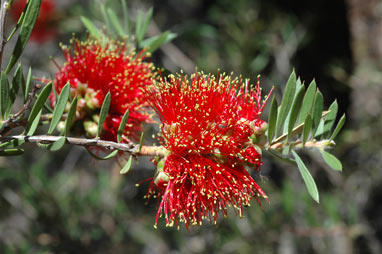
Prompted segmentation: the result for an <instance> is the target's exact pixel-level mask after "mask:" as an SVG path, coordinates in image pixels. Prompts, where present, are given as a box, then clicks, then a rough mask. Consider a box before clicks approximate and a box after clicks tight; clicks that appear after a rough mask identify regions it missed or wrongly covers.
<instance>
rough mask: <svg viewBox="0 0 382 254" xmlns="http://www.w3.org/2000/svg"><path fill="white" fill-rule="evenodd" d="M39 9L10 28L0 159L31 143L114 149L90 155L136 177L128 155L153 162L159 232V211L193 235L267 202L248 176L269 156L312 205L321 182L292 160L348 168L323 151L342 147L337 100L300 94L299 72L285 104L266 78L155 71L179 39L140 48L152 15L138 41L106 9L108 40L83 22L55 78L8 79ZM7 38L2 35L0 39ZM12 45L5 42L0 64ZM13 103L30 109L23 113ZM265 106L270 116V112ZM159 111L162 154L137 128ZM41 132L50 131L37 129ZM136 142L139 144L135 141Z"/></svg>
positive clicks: (0, 99) (161, 38) (141, 21)
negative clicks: (284, 166)
mask: <svg viewBox="0 0 382 254" xmlns="http://www.w3.org/2000/svg"><path fill="white" fill-rule="evenodd" d="M8 3H11V2H10V1H9V2H6V4H5V5H3V6H2V7H1V19H0V21H1V27H4V22H5V14H6V13H7V11H8V10H9V9H10V8H12V6H8V5H7V4H8ZM122 3H124V2H123V1H122ZM40 4H41V0H36V1H28V2H27V4H26V6H25V8H24V11H23V12H22V14H21V16H22V17H23V18H20V19H19V22H18V23H17V25H16V27H15V29H14V31H16V30H17V29H20V32H19V34H18V38H17V42H16V44H15V47H14V49H13V53H12V55H11V57H10V59H9V60H8V64H7V66H6V68H5V70H3V69H1V82H0V116H1V122H0V155H1V156H13V155H14V156H16V155H20V154H23V153H24V152H25V151H24V148H23V144H24V143H26V142H30V143H37V144H38V145H39V146H40V147H43V148H46V149H48V150H51V151H57V150H59V149H61V148H62V147H63V146H64V145H65V144H69V145H78V146H83V147H85V148H87V149H88V148H89V147H92V148H95V149H98V150H102V151H104V152H106V151H110V153H109V154H107V155H106V156H104V157H101V156H99V155H95V154H93V153H92V152H91V151H90V150H89V149H88V150H89V153H91V155H93V156H95V157H96V158H97V159H110V158H113V157H115V156H119V155H118V154H127V155H130V157H129V159H128V160H127V162H126V164H125V165H124V166H123V168H122V169H121V173H127V172H128V171H129V169H130V167H131V165H132V158H133V157H136V156H151V157H152V160H153V162H154V164H155V165H156V168H157V171H156V173H155V175H154V176H153V178H152V179H150V180H151V183H150V187H149V190H148V192H147V195H146V196H145V197H146V198H151V197H153V196H155V197H156V198H158V212H157V218H156V220H155V226H156V225H157V223H158V220H159V216H160V215H162V214H163V215H164V217H165V220H166V225H167V226H174V225H175V226H180V223H184V224H185V226H186V228H189V227H190V226H191V225H201V224H202V222H203V221H204V220H207V221H210V222H214V223H216V222H217V219H218V216H219V214H221V215H223V216H226V215H227V209H228V208H229V207H233V208H234V210H235V211H236V212H237V213H238V214H239V215H240V216H242V215H243V213H244V211H243V210H244V207H246V206H249V205H250V202H251V200H252V199H253V198H254V199H255V200H256V201H257V203H258V204H259V205H261V200H262V199H268V196H267V194H265V192H264V191H263V190H262V189H261V187H260V185H259V184H258V183H256V182H255V181H254V179H253V178H252V177H251V173H256V172H258V171H260V170H261V166H262V164H263V161H262V154H263V152H266V153H269V154H270V155H273V156H274V157H276V158H278V159H282V160H286V161H289V162H291V163H294V164H296V165H297V168H298V170H299V171H300V173H301V176H302V178H303V180H304V182H305V184H306V187H307V190H308V192H309V194H310V195H311V196H312V198H313V199H314V200H315V201H317V202H319V194H318V190H317V187H316V184H315V182H314V179H313V178H312V176H311V174H310V172H309V170H308V169H307V167H306V166H305V164H304V162H303V161H302V160H301V158H300V156H299V155H298V153H297V152H298V151H299V150H303V149H315V150H317V151H318V152H320V153H321V155H322V158H323V160H324V161H325V162H326V163H327V164H328V165H329V166H330V167H332V168H333V169H334V170H337V171H341V170H342V166H341V163H340V161H339V160H338V159H337V158H336V157H334V156H333V155H332V154H330V153H329V152H327V149H330V148H332V147H333V146H334V145H335V143H334V141H333V140H334V138H335V137H336V136H337V134H338V133H339V131H340V129H341V128H342V126H343V124H344V121H345V116H344V115H343V116H342V117H341V118H340V120H339V122H338V123H337V125H336V126H335V120H336V117H337V111H338V105H337V102H336V101H334V102H333V103H332V104H331V105H330V107H329V109H328V110H327V111H325V110H324V103H323V96H322V94H321V92H320V91H319V89H318V88H317V85H316V83H315V81H312V82H311V83H310V85H309V86H308V87H305V86H304V84H303V83H302V82H301V80H300V79H299V78H297V77H296V74H295V72H294V71H293V72H292V73H291V75H290V77H289V79H288V81H287V83H286V86H285V90H284V94H283V97H282V100H281V102H280V103H278V102H277V100H276V98H275V96H273V97H272V99H271V96H272V92H269V93H268V94H267V95H265V96H264V95H262V92H261V87H260V78H258V80H257V82H256V84H255V85H253V84H252V83H251V82H250V81H249V80H246V79H242V78H235V77H233V75H226V74H224V73H223V74H221V73H219V72H218V73H217V74H216V75H213V74H205V73H203V72H195V73H193V74H191V75H190V76H188V75H185V74H182V73H181V74H170V75H168V76H162V75H161V74H157V73H156V70H155V68H154V66H153V64H152V63H150V61H149V56H150V52H153V51H154V50H155V49H157V48H158V47H159V46H160V45H162V44H163V43H166V42H168V41H170V40H171V39H173V38H174V36H175V35H174V34H172V33H170V32H169V31H167V32H165V33H163V34H161V35H158V36H155V37H151V38H147V39H144V36H145V33H146V30H147V26H148V24H149V21H150V18H151V16H152V11H151V10H150V11H149V12H148V13H147V14H146V15H143V13H142V12H139V14H138V16H137V20H136V22H135V24H136V26H135V28H136V29H135V33H134V34H133V33H132V32H131V31H130V30H129V29H128V28H129V27H130V25H129V22H130V21H129V19H128V18H127V9H126V8H125V7H126V6H123V7H124V13H125V17H124V21H125V23H124V24H121V23H120V22H119V21H118V19H117V15H116V14H115V12H113V11H112V10H111V9H106V8H105V6H101V9H102V10H103V13H104V21H105V22H106V24H107V30H108V31H110V34H109V33H106V32H105V30H102V29H99V28H98V27H97V26H96V25H95V24H94V23H93V22H92V21H91V20H90V19H88V18H86V17H81V20H82V22H83V24H84V25H85V27H86V28H87V30H88V34H89V35H88V37H87V39H86V40H84V41H80V40H79V39H73V40H72V42H71V43H70V44H71V46H70V47H63V53H64V56H65V60H66V61H65V63H64V64H62V65H58V71H57V73H56V74H55V78H53V79H52V80H50V81H49V80H48V81H47V82H40V83H41V84H38V82H37V84H35V85H34V86H32V82H33V81H32V78H31V77H32V70H31V69H29V72H28V75H27V77H26V78H25V77H24V75H23V70H22V65H21V64H19V65H18V66H17V67H16V69H15V70H14V71H13V74H11V71H12V70H13V69H14V67H15V65H16V63H17V61H18V59H19V58H20V55H21V53H22V51H23V49H24V48H25V46H26V43H27V41H28V39H29V37H30V35H31V32H32V29H33V25H34V24H35V23H36V20H37V17H38V11H39V8H40ZM14 31H12V32H11V35H10V37H12V36H15V32H14ZM4 32H5V31H4V30H3V29H2V30H1V31H0V35H1V36H2V37H1V38H4ZM8 41H9V39H8V40H5V41H4V43H3V44H2V45H3V46H2V48H1V54H0V58H2V55H3V54H2V53H3V52H4V50H5V48H6V47H7V46H8V45H7V42H8ZM0 60H2V59H0ZM10 80H11V84H10V82H9V81H10ZM20 90H21V93H22V94H21V95H19V93H20ZM17 96H21V97H22V99H23V101H24V104H23V106H22V107H21V108H19V109H18V108H16V105H15V101H16V97H17ZM266 105H267V106H268V107H269V114H268V115H265V114H263V111H264V109H265V107H266ZM11 112H16V113H11ZM154 112H155V113H156V114H157V116H158V118H159V120H160V122H161V125H160V133H159V134H158V139H159V141H160V146H144V145H143V140H144V135H143V132H142V124H155V122H154V121H152V120H151V118H150V116H151V115H152V114H154ZM43 125H47V126H48V127H47V128H39V127H40V126H43ZM78 126H80V128H78ZM334 126H335V127H334ZM37 128H39V130H40V132H41V131H44V130H45V131H46V129H47V131H46V135H35V133H36V130H37ZM139 136H140V137H141V138H140V141H139V143H134V142H133V141H132V140H134V141H136V140H138V137H139ZM91 150H93V149H91Z"/></svg>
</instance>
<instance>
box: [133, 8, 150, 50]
mask: <svg viewBox="0 0 382 254" xmlns="http://www.w3.org/2000/svg"><path fill="white" fill-rule="evenodd" d="M152 16H153V8H150V10H149V11H148V12H147V14H146V16H145V18H144V20H143V14H142V13H140V14H139V12H138V20H137V30H136V36H137V41H138V43H140V42H141V41H142V40H143V37H144V36H145V34H146V31H147V27H148V25H149V23H150V20H151V17H152Z"/></svg>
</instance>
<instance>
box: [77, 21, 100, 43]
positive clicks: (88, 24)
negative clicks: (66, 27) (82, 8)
mask: <svg viewBox="0 0 382 254" xmlns="http://www.w3.org/2000/svg"><path fill="white" fill-rule="evenodd" d="M80 19H81V22H82V24H84V26H85V27H86V29H87V30H88V31H89V33H90V34H91V35H93V36H95V37H96V38H97V39H101V38H102V32H101V31H100V30H98V28H97V27H96V26H95V25H94V24H93V22H92V21H91V20H90V19H88V18H86V17H84V16H81V17H80Z"/></svg>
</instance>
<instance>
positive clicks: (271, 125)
mask: <svg viewBox="0 0 382 254" xmlns="http://www.w3.org/2000/svg"><path fill="white" fill-rule="evenodd" d="M276 121H277V101H276V97H275V96H273V98H272V103H271V109H270V111H269V116H268V143H271V141H272V139H273V134H274V133H275V127H276Z"/></svg>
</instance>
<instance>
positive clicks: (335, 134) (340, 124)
mask: <svg viewBox="0 0 382 254" xmlns="http://www.w3.org/2000/svg"><path fill="white" fill-rule="evenodd" d="M345 120H346V116H345V114H343V115H342V117H341V119H340V120H339V121H338V124H337V126H336V128H335V129H334V131H333V134H332V136H331V137H330V138H329V140H333V139H334V138H335V137H336V136H337V135H338V133H339V132H340V130H341V129H342V126H344V123H345Z"/></svg>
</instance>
